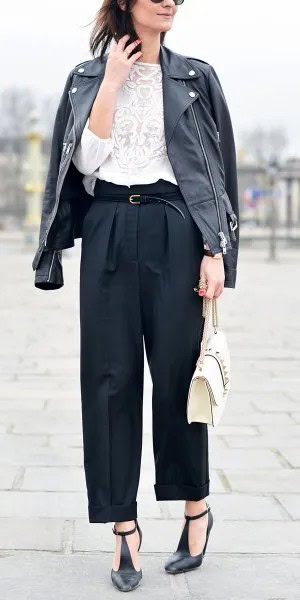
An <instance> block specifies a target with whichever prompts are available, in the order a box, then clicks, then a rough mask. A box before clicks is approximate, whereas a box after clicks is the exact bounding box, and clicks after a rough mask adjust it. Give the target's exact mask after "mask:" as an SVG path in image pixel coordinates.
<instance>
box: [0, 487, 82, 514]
mask: <svg viewBox="0 0 300 600" xmlns="http://www.w3.org/2000/svg"><path fill="white" fill-rule="evenodd" d="M0 507H1V517H19V518H21V517H22V518H45V519H46V518H57V519H85V518H87V516H88V509H87V497H86V493H85V492H76V494H74V492H27V491H25V492H21V491H19V490H13V491H4V492H0Z"/></svg>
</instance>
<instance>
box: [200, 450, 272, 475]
mask: <svg viewBox="0 0 300 600" xmlns="http://www.w3.org/2000/svg"><path fill="white" fill-rule="evenodd" d="M210 465H211V467H212V468H214V469H226V468H229V469H235V468H236V469H241V468H243V469H246V470H248V469H255V468H257V469H265V468H269V469H276V468H277V469H278V468H279V467H280V466H281V463H280V462H279V460H278V458H277V456H276V454H275V453H274V452H272V450H261V449H245V450H243V449H238V450H235V449H231V448H227V449H225V450H222V452H220V451H219V450H217V451H215V450H214V448H211V451H210Z"/></svg>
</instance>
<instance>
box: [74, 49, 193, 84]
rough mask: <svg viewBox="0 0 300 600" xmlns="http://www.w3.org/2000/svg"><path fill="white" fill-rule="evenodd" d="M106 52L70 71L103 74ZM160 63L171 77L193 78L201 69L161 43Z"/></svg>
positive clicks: (87, 74)
mask: <svg viewBox="0 0 300 600" xmlns="http://www.w3.org/2000/svg"><path fill="white" fill-rule="evenodd" d="M107 57H108V54H105V55H104V57H103V58H102V59H101V58H100V57H97V58H94V59H92V60H88V61H86V62H84V63H81V64H78V65H76V67H75V68H74V69H73V70H72V73H78V74H79V75H81V76H83V77H84V76H87V77H101V76H103V74H104V71H105V66H106V61H107ZM159 58H160V65H161V69H162V73H163V75H164V76H167V77H171V78H173V79H195V78H196V77H199V75H200V74H201V71H200V70H199V69H197V67H195V66H194V65H192V64H191V63H190V62H189V61H188V59H187V58H186V57H185V56H183V55H182V54H178V53H177V52H174V51H173V50H171V49H170V48H168V47H167V46H164V45H163V44H161V45H160V52H159Z"/></svg>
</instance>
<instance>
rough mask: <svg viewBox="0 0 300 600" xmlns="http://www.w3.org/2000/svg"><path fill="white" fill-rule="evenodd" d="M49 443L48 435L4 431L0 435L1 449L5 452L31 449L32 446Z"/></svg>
mask: <svg viewBox="0 0 300 600" xmlns="http://www.w3.org/2000/svg"><path fill="white" fill-rule="evenodd" d="M46 443H47V436H46V435H18V434H15V433H6V434H5V433H4V434H2V435H0V451H1V454H3V453H4V454H5V452H6V451H8V452H9V451H11V450H14V449H16V450H19V449H21V450H22V449H24V450H25V449H28V448H29V449H30V448H32V447H34V448H36V447H40V446H45V445H46Z"/></svg>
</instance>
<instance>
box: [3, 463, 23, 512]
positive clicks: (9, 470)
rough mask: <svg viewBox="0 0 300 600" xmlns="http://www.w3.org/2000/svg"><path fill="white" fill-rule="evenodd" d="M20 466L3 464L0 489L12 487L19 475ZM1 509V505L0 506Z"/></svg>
mask: <svg viewBox="0 0 300 600" xmlns="http://www.w3.org/2000/svg"><path fill="white" fill-rule="evenodd" d="M18 472H19V468H18V467H17V466H13V465H2V466H1V468H0V489H1V490H9V489H11V487H12V485H13V482H14V480H15V478H16V476H17V475H18ZM0 510H1V507H0Z"/></svg>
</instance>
